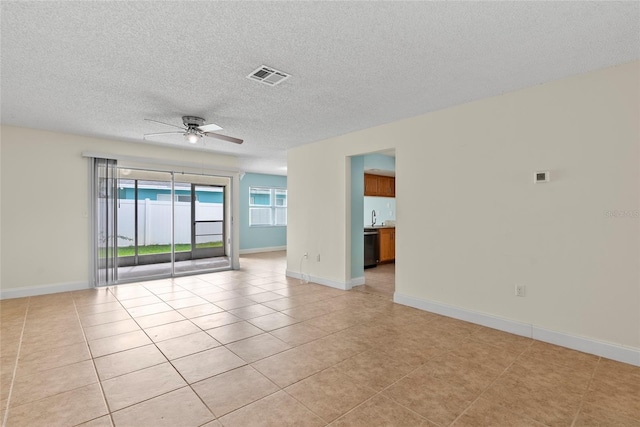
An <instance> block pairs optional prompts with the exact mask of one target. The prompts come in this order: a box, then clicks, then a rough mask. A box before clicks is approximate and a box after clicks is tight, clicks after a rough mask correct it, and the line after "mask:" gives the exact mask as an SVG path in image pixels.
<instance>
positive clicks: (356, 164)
mask: <svg viewBox="0 0 640 427" xmlns="http://www.w3.org/2000/svg"><path fill="white" fill-rule="evenodd" d="M351 195H352V203H351V216H352V218H351V226H352V248H353V250H352V257H362V264H360V265H362V267H360V266H359V265H358V263H355V262H353V260H352V277H353V278H356V277H357V276H358V272H359V271H362V273H361V277H360V279H359V282H360V283H361V282H362V281H364V284H363V285H358V286H354V287H353V290H355V291H361V292H368V293H375V294H379V295H383V296H385V297H388V298H390V299H392V298H393V294H394V292H395V260H396V250H395V248H396V177H395V150H386V151H384V152H378V153H369V154H364V155H360V156H355V157H352V158H351ZM358 230H360V232H359V233H358ZM354 239H362V244H360V242H355V241H353V240H354ZM359 248H362V253H360V250H359ZM360 268H362V270H360ZM362 279H364V280H362ZM356 280H358V279H356Z"/></svg>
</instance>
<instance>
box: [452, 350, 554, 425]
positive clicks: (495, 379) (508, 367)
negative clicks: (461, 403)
mask: <svg viewBox="0 0 640 427" xmlns="http://www.w3.org/2000/svg"><path fill="white" fill-rule="evenodd" d="M525 351H526V350H524V351H522V352H521V353H520V354H519V355H518V356H517V357H516V358H515V359H514V360H512V361H511V363H509V365H507V366H506V367H505V368H504V369H503V370H502V372H501V373H500V374H498V375H497V376H496V377H495V378H494V379H493V381H491V382H490V383H489V384H488V385H487V386H486V387H485V388H484V389H483V390H482V391H481V392H480V393H479V394H478V396H476V398H475V399H474V400H473V401H472V402H471V404H469V405H468V406H467V407H466V408H465V409H464V410H463V411H462V412H461V413H460V415H458V416H457V417H456V419H455V420H453V422H452V423H451V425H453V424H454V423H455V422H456V421H457V420H458V419H459V418H461V417H462V416H463V415H464V414H465V413H466V412H467V411H468V410H469V409H470V408H471V407H472V406H473V405H475V403H476V402H477V401H478V400H480V399H485V400H486V401H488V402H491V403H494V404H496V405H498V406H500V407H502V408H505V409H506V410H508V411H509V412H511V413H516V412H514V411H512V410H511V409H510V408H507V407H505V406H504V405H502V403H501V402H496V401H494V400H491V399H488V398H487V397H485V394H486V392H487V391H488V390H489V389H490V388H491V387H493V385H494V384H495V383H496V382H498V380H500V378H502V377H503V375H505V374H506V373H507V372H508V371H509V370H510V369H511V367H512V366H513V365H515V363H516V362H517V361H518V359H519V357H520V356H521V355H522V354H524V352H525ZM519 415H522V416H524V417H526V418H529V419H531V420H533V421H535V422H537V423H539V424H541V425H544V423H543V422H541V421H538V420H534V419H532V418H531V417H529V416H526V415H523V414H519Z"/></svg>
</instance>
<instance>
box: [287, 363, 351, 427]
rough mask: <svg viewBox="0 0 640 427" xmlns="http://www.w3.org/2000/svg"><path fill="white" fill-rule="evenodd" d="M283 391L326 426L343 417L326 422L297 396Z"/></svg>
mask: <svg viewBox="0 0 640 427" xmlns="http://www.w3.org/2000/svg"><path fill="white" fill-rule="evenodd" d="M327 369H328V368H327ZM318 373H319V372H317V373H316V374H318ZM314 375H315V374H314ZM287 387H290V386H287ZM282 391H283V392H284V393H286V394H287V396H289V397H290V398H292V399H293V400H295V401H296V402H298V403H299V404H300V405H302V406H303V407H304V408H305V409H306V410H307V411H309V412H311V413H312V414H313V415H315V416H316V417H318V419H319V420H321V421H323V422H324V425H325V426H329V425H330V424H331V423H333V422H335V421H336V420H337V419H338V418H340V417H341V416H342V415H340V416H338V417H337V418H335V419H333V420H331V421H327V420H325V419H324V418H322V417H321V416H320V415H319V414H317V413H316V412H315V411H314V410H313V409H311V408H309V407H308V406H307V405H305V403H304V402H302V401H300V400H299V399H297V398H296V397H295V396H293V395H292V394H291V393H289V392H288V391H287V390H286V389H284V388H283V389H282ZM356 406H358V405H356ZM352 409H354V408H351V409H349V410H352Z"/></svg>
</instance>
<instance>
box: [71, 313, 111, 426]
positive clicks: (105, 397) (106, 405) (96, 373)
mask: <svg viewBox="0 0 640 427" xmlns="http://www.w3.org/2000/svg"><path fill="white" fill-rule="evenodd" d="M73 308H74V310H75V312H76V316H77V317H78V322H80V325H81V328H80V329H82V337H83V338H84V343H85V345H86V346H87V350H88V351H89V356H90V357H91V365H92V366H93V373H94V375H95V377H96V380H97V382H98V386H99V388H100V395H101V396H102V402H103V403H104V406H105V408H106V409H107V414H108V415H109V421H110V422H111V425H112V426H113V425H115V423H114V422H113V417H112V416H111V409H110V408H109V402H107V396H106V395H105V393H104V388H103V387H102V381H100V376H99V375H98V368H97V367H96V361H95V358H94V357H93V353H92V352H91V347H89V341H88V340H87V336H86V335H85V333H84V328H82V322H81V321H80V315H79V313H78V307H77V306H76V303H75V301H74V302H73ZM103 415H104V414H103Z"/></svg>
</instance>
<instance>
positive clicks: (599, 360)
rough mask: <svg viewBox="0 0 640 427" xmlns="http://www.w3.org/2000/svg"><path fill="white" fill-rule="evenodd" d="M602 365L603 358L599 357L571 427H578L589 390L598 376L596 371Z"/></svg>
mask: <svg viewBox="0 0 640 427" xmlns="http://www.w3.org/2000/svg"><path fill="white" fill-rule="evenodd" d="M601 363H602V357H598V361H597V363H596V366H595V368H593V371H591V377H590V378H589V382H588V383H587V388H586V390H585V391H584V393H583V394H582V397H581V399H580V405H579V406H578V410H577V411H576V413H575V415H574V417H573V420H572V422H571V427H574V426H575V425H576V423H577V422H578V417H579V416H580V413H581V412H582V407H583V406H584V404H585V398H586V397H587V394H589V390H590V389H591V384H592V383H593V379H594V377H595V375H596V371H597V370H598V367H599V366H600V364H601Z"/></svg>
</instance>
